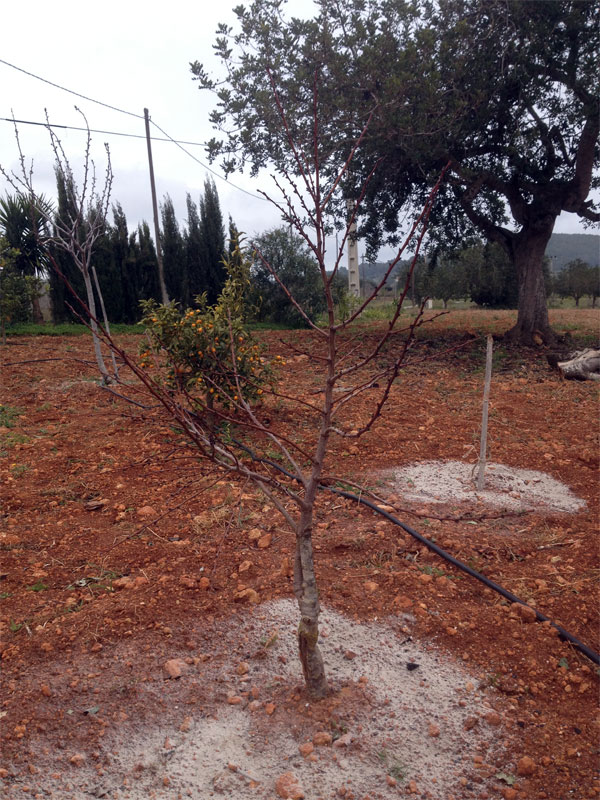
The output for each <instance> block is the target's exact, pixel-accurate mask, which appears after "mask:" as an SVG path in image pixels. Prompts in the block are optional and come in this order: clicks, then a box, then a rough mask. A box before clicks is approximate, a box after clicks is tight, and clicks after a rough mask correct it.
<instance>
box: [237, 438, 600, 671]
mask: <svg viewBox="0 0 600 800" xmlns="http://www.w3.org/2000/svg"><path fill="white" fill-rule="evenodd" d="M233 441H234V442H235V444H236V445H237V446H238V447H240V448H241V449H242V450H245V451H246V452H247V453H248V454H249V455H250V457H251V458H252V460H253V461H260V462H261V463H263V464H268V465H269V466H271V467H274V468H275V469H276V470H278V471H279V472H281V473H283V474H284V475H286V476H287V477H288V478H292V479H293V480H296V481H297V480H298V478H297V477H296V476H295V475H293V474H292V473H291V472H288V470H286V469H284V468H283V467H282V466H281V465H280V464H277V463H276V462H274V461H271V460H269V459H266V458H260V457H259V456H257V455H256V454H255V453H253V452H252V450H251V449H250V448H249V447H247V446H246V445H244V444H242V442H239V441H237V440H235V439H233ZM319 489H321V490H326V491H328V492H332V493H333V494H337V495H339V497H345V498H346V499H347V500H353V501H354V502H356V503H360V504H361V505H363V506H367V508H370V509H371V510H372V511H375V512H376V513H377V514H381V516H382V517H385V518H386V519H387V520H388V521H389V522H393V523H394V525H398V527H400V528H402V529H403V530H404V531H406V533H408V534H410V535H411V536H412V537H413V538H414V539H416V540H417V541H418V542H420V543H421V544H423V545H425V547H427V548H428V549H429V550H431V551H432V552H434V553H435V554H436V555H438V556H440V558H443V559H444V561H448V563H450V564H452V565H453V566H455V567H456V568H457V569H460V570H461V571H462V572H466V574H467V575H470V576H471V577H472V578H475V579H476V580H478V581H481V583H483V584H484V585H485V586H487V587H488V588H489V589H493V590H494V591H495V592H498V594H500V595H502V597H505V598H506V599H507V600H510V601H511V603H518V604H519V605H521V606H525V607H526V608H530V609H531V610H532V611H533V612H535V616H536V618H537V619H538V620H539V621H540V622H549V623H550V625H551V626H552V627H553V628H555V630H557V631H558V633H559V637H560V639H562V641H566V642H569V643H570V644H572V645H573V647H574V648H575V649H576V650H579V652H580V653H582V654H583V655H584V656H586V657H587V658H589V659H590V661H593V663H594V664H596V665H599V666H600V655H598V653H596V652H595V651H594V650H592V649H591V648H590V647H588V646H587V645H585V644H584V643H583V642H580V641H579V639H577V638H576V637H575V636H573V635H572V634H570V633H569V632H568V631H566V630H565V629H564V628H562V627H561V626H560V625H557V624H556V623H555V622H552V620H551V619H550V618H549V617H547V616H546V615H545V614H542V612H541V611H538V610H537V608H533V606H530V605H528V604H527V603H525V602H524V601H523V600H521V598H519V597H517V596H516V595H514V594H513V593H512V592H509V591H508V589H504V588H503V587H502V586H500V585H499V584H498V583H495V582H494V581H491V580H490V579H489V578H486V577H485V575H482V574H481V573H480V572H477V571H476V570H474V569H472V568H471V567H469V566H468V565H467V564H464V563H463V562H462V561H459V560H458V559H457V558H454V556H453V555H451V554H450V553H447V552H446V551H445V550H443V549H442V548H441V547H438V545H437V544H435V542H432V541H431V540H430V539H427V538H426V537H425V536H423V535H422V534H420V533H418V531H416V530H414V528H411V527H410V525H406V524H405V523H404V522H402V521H401V520H399V519H398V518H397V517H395V516H394V515H393V514H390V513H389V512H387V511H384V510H383V508H380V507H379V506H378V505H376V504H375V503H372V502H371V501H370V500H366V499H365V498H364V497H360V496H359V495H357V494H353V493H352V492H346V491H344V490H343V489H335V488H333V487H332V486H325V485H323V484H319Z"/></svg>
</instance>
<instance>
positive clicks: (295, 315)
mask: <svg viewBox="0 0 600 800" xmlns="http://www.w3.org/2000/svg"><path fill="white" fill-rule="evenodd" d="M254 244H255V245H256V247H257V249H258V250H259V251H260V253H261V258H258V259H256V261H255V264H254V266H253V268H252V271H251V285H252V303H253V305H254V306H255V307H256V309H257V310H256V316H257V319H259V320H269V321H270V322H277V323H283V324H285V325H291V326H293V327H306V325H307V324H308V323H307V320H306V318H305V317H304V316H302V315H301V314H300V313H299V312H298V310H297V309H296V307H295V306H294V305H293V304H292V303H291V302H290V300H289V296H288V294H286V292H285V291H284V290H283V289H282V287H281V284H283V285H284V286H285V287H286V288H287V290H288V292H289V294H291V295H292V296H293V297H294V298H295V299H296V300H297V302H298V303H299V304H300V305H301V306H302V308H303V309H304V311H305V312H306V316H307V317H308V319H309V320H311V321H313V322H314V320H315V318H316V316H317V315H318V314H320V313H321V312H323V311H324V310H325V307H326V305H325V298H324V296H323V289H322V284H321V276H320V274H319V267H318V265H317V262H316V261H315V259H314V256H312V255H311V253H310V251H309V249H308V247H307V245H306V242H305V241H304V239H302V238H301V237H300V236H298V234H297V233H294V232H293V231H291V230H289V229H286V228H273V229H272V230H270V231H266V232H265V233H261V234H260V235H258V236H255V237H254ZM265 262H266V263H267V264H268V265H269V266H268V267H267V266H265ZM273 273H275V274H276V275H277V279H275V278H274V277H273Z"/></svg>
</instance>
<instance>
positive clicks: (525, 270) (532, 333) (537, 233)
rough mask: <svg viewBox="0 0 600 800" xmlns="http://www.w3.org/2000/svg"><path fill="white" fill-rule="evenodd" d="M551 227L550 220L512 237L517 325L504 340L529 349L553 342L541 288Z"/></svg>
mask: <svg viewBox="0 0 600 800" xmlns="http://www.w3.org/2000/svg"><path fill="white" fill-rule="evenodd" d="M553 227H554V218H552V221H551V222H547V223H546V224H545V225H543V226H536V228H535V229H533V228H532V227H529V228H524V229H523V230H522V231H521V232H520V233H519V234H517V235H516V236H515V238H514V243H513V247H512V250H513V252H512V258H513V263H514V265H515V270H516V275H517V280H518V282H519V311H518V315H517V324H516V325H515V326H514V327H513V328H511V329H510V330H509V331H507V333H506V334H505V338H506V339H508V340H510V341H514V342H518V343H519V344H523V345H527V346H529V347H531V346H533V345H538V346H539V345H541V344H555V343H556V334H555V333H554V331H553V330H552V328H551V327H550V321H549V319H548V305H547V301H546V287H545V285H544V255H545V252H546V246H547V244H548V242H549V240H550V236H551V235H552V229H553Z"/></svg>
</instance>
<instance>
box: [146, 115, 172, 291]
mask: <svg viewBox="0 0 600 800" xmlns="http://www.w3.org/2000/svg"><path fill="white" fill-rule="evenodd" d="M144 122H145V123H146V144H147V145H148V166H149V168H150V191H151V192H152V212H153V214H154V237H155V239H156V258H157V261H158V283H159V286H160V299H161V300H162V302H163V304H164V305H167V303H168V302H169V295H168V294H167V285H166V283H165V270H164V267H163V260H162V247H161V244H160V228H159V226H158V204H157V202H156V186H155V184H154V166H153V164H152V145H151V144H150V117H149V116H148V109H147V108H145V109H144Z"/></svg>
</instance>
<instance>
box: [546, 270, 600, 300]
mask: <svg viewBox="0 0 600 800" xmlns="http://www.w3.org/2000/svg"><path fill="white" fill-rule="evenodd" d="M554 289H555V291H556V293H557V294H558V295H559V296H560V297H572V298H573V300H575V305H576V306H577V307H579V301H580V300H581V298H582V297H584V296H585V295H589V296H590V297H592V304H593V302H594V297H595V296H597V295H598V268H596V269H594V268H593V267H591V266H590V265H589V264H587V263H586V262H585V261H582V260H581V259H580V258H576V259H574V260H573V261H570V262H569V263H568V264H567V265H566V266H565V268H564V269H562V270H561V271H560V272H559V273H558V275H557V276H556V278H555V281H554Z"/></svg>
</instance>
